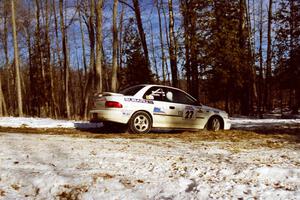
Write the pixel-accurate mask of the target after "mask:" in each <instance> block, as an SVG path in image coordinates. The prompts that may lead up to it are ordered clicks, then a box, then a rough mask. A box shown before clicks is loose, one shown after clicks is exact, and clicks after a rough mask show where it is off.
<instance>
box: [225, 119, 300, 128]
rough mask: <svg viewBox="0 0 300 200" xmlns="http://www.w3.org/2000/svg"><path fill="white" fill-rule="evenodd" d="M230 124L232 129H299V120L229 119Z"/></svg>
mask: <svg viewBox="0 0 300 200" xmlns="http://www.w3.org/2000/svg"><path fill="white" fill-rule="evenodd" d="M230 122H231V124H232V127H233V128H250V127H270V126H282V127H283V128H284V127H287V128H290V127H300V119H249V118H231V119H230Z"/></svg>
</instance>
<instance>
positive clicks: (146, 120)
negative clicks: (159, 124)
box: [128, 111, 152, 133]
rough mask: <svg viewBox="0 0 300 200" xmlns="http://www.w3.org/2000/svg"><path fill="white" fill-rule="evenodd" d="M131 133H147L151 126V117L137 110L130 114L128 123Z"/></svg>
mask: <svg viewBox="0 0 300 200" xmlns="http://www.w3.org/2000/svg"><path fill="white" fill-rule="evenodd" d="M128 126H129V132H131V133H148V132H149V131H150V130H151V127H152V121H151V117H150V116H149V115H148V114H147V113H146V112H143V111H138V112H136V113H134V114H133V115H132V117H131V118H130V120H129V123H128Z"/></svg>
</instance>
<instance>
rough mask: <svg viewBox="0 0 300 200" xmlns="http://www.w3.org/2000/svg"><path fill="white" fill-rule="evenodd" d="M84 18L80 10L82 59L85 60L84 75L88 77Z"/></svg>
mask: <svg viewBox="0 0 300 200" xmlns="http://www.w3.org/2000/svg"><path fill="white" fill-rule="evenodd" d="M81 18H82V16H81V11H80V10H79V24H80V33H81V45H82V58H83V67H84V75H85V76H87V62H86V57H85V56H86V53H85V43H84V33H83V27H82V21H81V20H82V19H81Z"/></svg>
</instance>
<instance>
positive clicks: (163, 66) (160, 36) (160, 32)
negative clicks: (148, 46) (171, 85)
mask: <svg viewBox="0 0 300 200" xmlns="http://www.w3.org/2000/svg"><path fill="white" fill-rule="evenodd" d="M158 1H159V0H156V9H157V14H158V24H159V41H160V49H161V69H162V77H163V84H166V72H165V60H166V56H165V51H164V41H163V35H162V23H161V15H160V10H161V5H162V1H161V0H160V2H158Z"/></svg>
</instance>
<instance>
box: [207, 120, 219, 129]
mask: <svg viewBox="0 0 300 200" xmlns="http://www.w3.org/2000/svg"><path fill="white" fill-rule="evenodd" d="M220 128H221V120H220V119H219V118H218V117H213V118H211V119H210V120H209V121H208V130H210V131H218V130H220Z"/></svg>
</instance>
